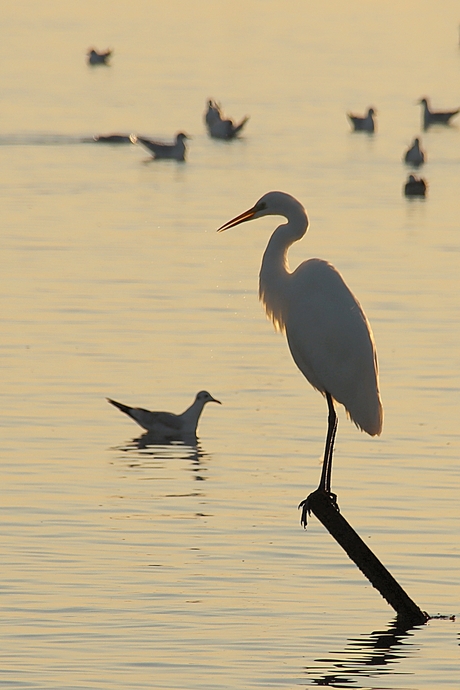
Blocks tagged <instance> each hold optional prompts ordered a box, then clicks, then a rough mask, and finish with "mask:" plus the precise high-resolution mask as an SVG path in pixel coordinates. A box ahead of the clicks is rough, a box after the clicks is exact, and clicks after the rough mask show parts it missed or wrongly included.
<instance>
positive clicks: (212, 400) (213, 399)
mask: <svg viewBox="0 0 460 690" xmlns="http://www.w3.org/2000/svg"><path fill="white" fill-rule="evenodd" d="M209 402H216V403H218V404H219V405H222V403H221V402H220V400H216V398H213V397H212V395H211V400H210V401H209Z"/></svg>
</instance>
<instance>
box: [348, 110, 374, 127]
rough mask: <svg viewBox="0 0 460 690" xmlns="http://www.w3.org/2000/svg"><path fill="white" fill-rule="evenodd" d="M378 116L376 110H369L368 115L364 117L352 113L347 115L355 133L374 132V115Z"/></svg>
mask: <svg viewBox="0 0 460 690" xmlns="http://www.w3.org/2000/svg"><path fill="white" fill-rule="evenodd" d="M375 114H376V112H375V110H374V108H369V110H368V111H367V115H364V117H362V116H360V115H353V114H352V113H347V117H348V119H349V120H350V122H351V124H352V125H353V129H354V131H355V132H374V131H375V123H374V115H375Z"/></svg>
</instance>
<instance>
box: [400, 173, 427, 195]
mask: <svg viewBox="0 0 460 690" xmlns="http://www.w3.org/2000/svg"><path fill="white" fill-rule="evenodd" d="M427 186H428V185H427V183H426V182H425V180H424V179H423V177H417V175H409V177H408V178H407V182H406V184H405V185H404V194H405V195H406V196H425V194H426V190H427Z"/></svg>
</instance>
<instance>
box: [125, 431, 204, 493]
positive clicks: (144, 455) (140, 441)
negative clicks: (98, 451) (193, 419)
mask: <svg viewBox="0 0 460 690" xmlns="http://www.w3.org/2000/svg"><path fill="white" fill-rule="evenodd" d="M114 450H118V451H122V452H124V453H127V454H128V458H129V460H128V463H127V466H128V467H131V468H136V467H137V468H144V469H148V468H152V469H153V468H158V467H159V466H161V467H163V466H164V461H167V460H188V461H190V463H191V466H190V471H191V472H193V479H194V480H195V481H205V480H206V477H205V476H204V474H205V473H206V471H207V468H206V467H205V464H206V462H207V460H209V458H210V456H209V454H208V453H206V452H205V451H204V450H203V449H202V447H201V444H200V442H199V441H198V439H197V438H196V436H194V437H193V438H192V437H191V438H190V439H187V438H184V439H181V440H172V441H165V440H164V439H160V440H159V439H158V437H157V436H155V434H152V433H150V432H148V431H147V432H145V434H142V435H141V436H138V437H137V438H133V439H132V440H130V441H127V442H126V443H124V444H122V445H120V446H116V447H115V448H114Z"/></svg>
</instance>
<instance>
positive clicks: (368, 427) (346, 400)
mask: <svg viewBox="0 0 460 690" xmlns="http://www.w3.org/2000/svg"><path fill="white" fill-rule="evenodd" d="M262 216H283V217H284V218H286V220H287V223H285V224H282V225H280V226H279V227H277V228H276V230H275V231H274V232H273V234H272V236H271V237H270V240H269V242H268V245H267V248H266V249H265V253H264V255H263V258H262V266H261V269H260V275H259V296H260V299H261V301H262V302H263V304H264V306H265V311H266V312H267V315H268V317H269V318H271V320H272V321H273V323H274V325H275V328H277V329H278V330H281V331H284V333H285V334H286V338H287V341H288V345H289V349H290V351H291V354H292V357H293V359H294V362H295V363H296V364H297V366H298V367H299V369H300V371H301V372H302V374H303V375H304V376H305V378H306V379H307V380H308V381H309V382H310V383H311V385H312V386H313V388H316V389H317V390H318V391H320V393H322V394H323V395H324V396H325V397H326V400H327V405H328V410H329V415H328V430H327V437H326V446H325V450H324V459H323V467H322V472H321V479H320V483H319V486H318V490H320V491H324V492H326V493H327V494H328V495H329V496H331V497H332V498H333V500H335V496H334V494H332V493H331V473H332V453H333V448H334V439H335V434H336V430H337V421H338V420H337V415H336V412H335V408H334V401H337V402H339V403H341V404H342V405H344V407H345V409H346V411H347V413H348V415H349V417H350V418H351V419H352V420H353V422H354V423H355V424H356V426H357V427H359V428H360V429H362V430H363V431H366V432H367V433H368V434H370V435H371V436H375V435H379V434H380V433H381V431H382V424H383V408H382V403H381V400H380V393H379V385H378V366H377V353H376V349H375V345H374V339H373V336H372V331H371V327H370V325H369V322H368V320H367V318H366V315H365V314H364V312H363V310H362V308H361V306H360V304H359V302H358V300H357V299H356V297H355V296H354V295H353V293H352V292H351V291H350V289H349V288H348V287H347V285H346V284H345V282H344V280H343V278H342V276H341V275H340V273H339V272H338V271H337V269H336V268H334V266H332V265H331V264H330V263H328V262H327V261H323V260H322V259H309V260H308V261H304V262H303V263H301V264H300V266H298V267H297V268H296V269H295V271H293V272H292V273H291V272H290V271H289V267H288V260H287V252H288V249H289V247H290V246H291V245H292V244H293V243H294V242H296V241H297V240H300V239H301V238H302V237H303V236H304V235H305V233H306V231H307V228H308V217H307V213H306V211H305V209H304V207H303V206H302V204H301V203H300V202H299V201H297V199H295V198H294V197H292V196H291V195H290V194H286V193H285V192H268V193H267V194H265V195H264V196H263V197H262V198H261V199H259V201H258V202H257V203H256V204H255V206H253V207H252V208H250V209H249V210H248V211H245V212H244V213H242V214H241V215H239V216H236V218H233V219H232V220H230V221H228V223H225V224H224V225H222V227H220V228H219V230H218V232H222V231H223V230H228V228H231V227H233V226H235V225H238V224H239V223H244V222H246V221H248V220H252V219H256V218H262ZM301 506H302V517H301V523H302V524H303V525H304V526H305V525H306V523H307V512H308V498H307V499H305V500H304V501H302V502H301V503H300V505H299V508H300V507H301Z"/></svg>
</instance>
